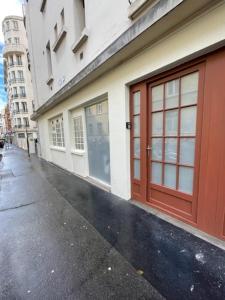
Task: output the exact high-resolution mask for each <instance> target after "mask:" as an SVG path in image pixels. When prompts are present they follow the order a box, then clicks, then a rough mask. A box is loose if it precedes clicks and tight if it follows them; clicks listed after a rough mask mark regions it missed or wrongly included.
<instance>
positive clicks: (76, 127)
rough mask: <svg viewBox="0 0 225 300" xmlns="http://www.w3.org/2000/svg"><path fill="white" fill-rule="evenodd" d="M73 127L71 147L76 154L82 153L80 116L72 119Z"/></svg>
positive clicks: (81, 119)
mask: <svg viewBox="0 0 225 300" xmlns="http://www.w3.org/2000/svg"><path fill="white" fill-rule="evenodd" d="M72 127H73V146H74V150H75V151H76V152H84V151H85V145H84V126H83V118H82V116H81V115H77V116H74V117H72Z"/></svg>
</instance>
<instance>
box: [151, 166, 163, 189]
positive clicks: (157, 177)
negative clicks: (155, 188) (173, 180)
mask: <svg viewBox="0 0 225 300" xmlns="http://www.w3.org/2000/svg"><path fill="white" fill-rule="evenodd" d="M151 182H152V183H156V184H162V164H161V163H156V162H153V163H152V176H151Z"/></svg>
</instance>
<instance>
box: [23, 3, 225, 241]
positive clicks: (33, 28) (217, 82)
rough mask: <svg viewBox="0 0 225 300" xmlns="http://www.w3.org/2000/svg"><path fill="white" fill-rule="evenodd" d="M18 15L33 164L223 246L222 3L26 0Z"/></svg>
mask: <svg viewBox="0 0 225 300" xmlns="http://www.w3.org/2000/svg"><path fill="white" fill-rule="evenodd" d="M25 19H26V28H27V32H28V40H29V51H30V54H31V66H32V67H31V70H32V75H33V79H34V80H33V85H34V93H35V100H36V103H35V108H36V111H35V113H34V115H33V117H32V118H33V119H34V120H37V122H38V127H39V135H40V148H41V151H40V155H41V157H42V158H44V159H46V160H47V161H50V162H53V163H54V164H56V165H59V166H61V167H62V168H65V169H67V170H69V171H71V172H73V173H75V174H77V175H79V176H81V177H84V178H86V179H88V180H91V181H93V180H94V181H95V182H98V183H99V184H100V185H102V184H103V185H104V186H105V187H106V188H108V189H109V190H110V191H111V192H112V193H113V194H115V195H118V196H120V197H121V198H123V199H126V200H129V199H135V200H137V201H139V202H141V203H144V204H147V205H149V206H150V207H153V208H155V209H157V210H159V211H161V212H164V213H166V214H169V215H171V216H173V217H174V218H177V219H179V220H182V221H183V222H186V223H188V224H190V225H192V226H194V227H197V228H198V229H200V230H202V231H205V232H207V233H209V234H210V235H213V236H216V237H219V238H220V239H224V238H225V184H224V178H225V177H224V175H223V174H224V168H225V159H224V157H225V155H224V153H225V136H224V134H223V128H224V125H225V105H224V96H225V88H224V75H225V74H224V72H225V68H224V67H225V48H224V46H225V3H224V1H217V0H216V1H209V0H198V1H194V0H155V1H153V0H134V1H128V0H122V1H121V0H114V1H99V0H85V1H81V0H68V1H61V0H54V1H53V0H40V1H37V0H27V3H26V18H25ZM37 24H38V26H37Z"/></svg>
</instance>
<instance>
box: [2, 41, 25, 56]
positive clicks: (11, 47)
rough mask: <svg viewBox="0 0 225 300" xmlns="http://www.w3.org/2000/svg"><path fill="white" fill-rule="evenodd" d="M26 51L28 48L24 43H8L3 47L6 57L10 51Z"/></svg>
mask: <svg viewBox="0 0 225 300" xmlns="http://www.w3.org/2000/svg"><path fill="white" fill-rule="evenodd" d="M25 52H26V48H25V46H24V45H21V44H8V45H5V47H4V48H3V56H4V57H5V56H6V55H7V54H10V53H25Z"/></svg>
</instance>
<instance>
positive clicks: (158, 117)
mask: <svg viewBox="0 0 225 300" xmlns="http://www.w3.org/2000/svg"><path fill="white" fill-rule="evenodd" d="M162 134H163V113H162V112H159V113H154V114H152V136H162Z"/></svg>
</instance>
